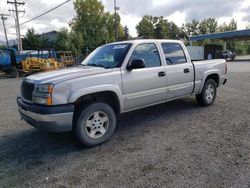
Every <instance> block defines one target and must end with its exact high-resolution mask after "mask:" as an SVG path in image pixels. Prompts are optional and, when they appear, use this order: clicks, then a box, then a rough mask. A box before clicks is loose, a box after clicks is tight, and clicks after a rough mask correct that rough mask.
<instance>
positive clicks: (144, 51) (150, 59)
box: [131, 44, 161, 67]
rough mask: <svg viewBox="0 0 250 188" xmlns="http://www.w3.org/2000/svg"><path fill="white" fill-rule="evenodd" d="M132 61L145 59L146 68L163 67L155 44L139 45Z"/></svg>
mask: <svg viewBox="0 0 250 188" xmlns="http://www.w3.org/2000/svg"><path fill="white" fill-rule="evenodd" d="M131 59H143V60H144V61H145V67H158V66H161V60H160V56H159V52H158V50H157V48H156V46H155V44H139V45H138V46H137V47H135V49H134V51H133V53H132V56H131Z"/></svg>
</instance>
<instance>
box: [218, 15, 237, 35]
mask: <svg viewBox="0 0 250 188" xmlns="http://www.w3.org/2000/svg"><path fill="white" fill-rule="evenodd" d="M234 30H237V22H236V21H235V20H234V19H233V18H232V20H231V21H230V23H229V24H228V25H227V24H226V23H225V22H224V23H223V24H222V25H220V26H219V27H218V31H219V32H225V31H234Z"/></svg>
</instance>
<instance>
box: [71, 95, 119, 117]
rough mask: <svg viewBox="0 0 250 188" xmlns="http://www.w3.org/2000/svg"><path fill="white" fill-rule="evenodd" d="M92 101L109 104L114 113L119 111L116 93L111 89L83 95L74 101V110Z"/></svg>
mask: <svg viewBox="0 0 250 188" xmlns="http://www.w3.org/2000/svg"><path fill="white" fill-rule="evenodd" d="M94 102H104V103H107V104H109V105H110V106H111V107H112V108H113V110H114V112H115V113H116V114H119V113H120V102H119V99H118V97H117V95H116V94H115V93H114V92H112V91H103V92H98V93H91V94H88V95H84V96H82V97H80V98H79V99H77V101H76V102H75V110H76V111H77V110H80V109H82V108H83V107H84V106H86V105H89V104H91V103H94Z"/></svg>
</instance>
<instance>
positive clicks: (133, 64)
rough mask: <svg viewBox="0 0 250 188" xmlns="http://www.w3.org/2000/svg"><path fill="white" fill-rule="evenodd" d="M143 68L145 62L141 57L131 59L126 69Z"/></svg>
mask: <svg viewBox="0 0 250 188" xmlns="http://www.w3.org/2000/svg"><path fill="white" fill-rule="evenodd" d="M141 68H145V62H144V60H143V59H133V60H131V61H130V62H129V64H128V66H127V70H133V69H141Z"/></svg>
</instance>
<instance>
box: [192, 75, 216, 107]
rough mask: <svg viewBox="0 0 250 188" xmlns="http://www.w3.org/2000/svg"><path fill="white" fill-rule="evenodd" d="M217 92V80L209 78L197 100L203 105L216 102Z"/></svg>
mask: <svg viewBox="0 0 250 188" xmlns="http://www.w3.org/2000/svg"><path fill="white" fill-rule="evenodd" d="M216 94H217V86H216V82H215V81H214V80H213V79H209V80H207V81H206V82H205V84H204V86H203V89H202V91H201V93H200V94H197V95H196V101H197V103H198V104H199V105H201V106H210V105H212V104H213V103H214V101H215V98H216Z"/></svg>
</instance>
